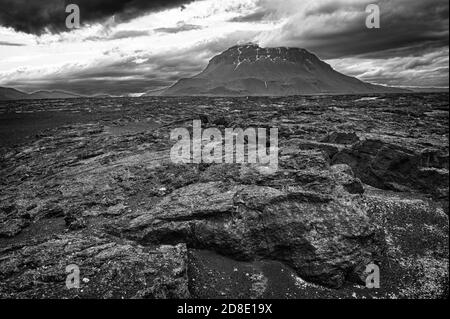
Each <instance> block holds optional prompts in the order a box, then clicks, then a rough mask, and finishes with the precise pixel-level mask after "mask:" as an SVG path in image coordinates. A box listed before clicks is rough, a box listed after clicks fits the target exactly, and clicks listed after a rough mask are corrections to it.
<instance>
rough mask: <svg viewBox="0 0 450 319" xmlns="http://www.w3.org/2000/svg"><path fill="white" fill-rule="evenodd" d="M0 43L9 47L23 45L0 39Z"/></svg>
mask: <svg viewBox="0 0 450 319" xmlns="http://www.w3.org/2000/svg"><path fill="white" fill-rule="evenodd" d="M0 45H5V46H10V47H23V46H24V45H25V44H23V43H14V42H6V41H0Z"/></svg>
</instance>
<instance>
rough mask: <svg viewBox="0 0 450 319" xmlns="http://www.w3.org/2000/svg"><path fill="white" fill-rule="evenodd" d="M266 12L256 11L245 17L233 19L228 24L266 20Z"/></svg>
mask: <svg viewBox="0 0 450 319" xmlns="http://www.w3.org/2000/svg"><path fill="white" fill-rule="evenodd" d="M267 15H268V12H266V11H265V10H260V11H256V12H253V13H250V14H247V15H243V16H239V17H235V18H233V19H231V20H229V21H230V22H260V21H263V20H265V19H266V17H267Z"/></svg>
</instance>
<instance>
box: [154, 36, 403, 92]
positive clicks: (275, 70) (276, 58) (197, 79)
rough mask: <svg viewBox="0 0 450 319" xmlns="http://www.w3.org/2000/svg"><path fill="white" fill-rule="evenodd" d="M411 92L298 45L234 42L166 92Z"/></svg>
mask: <svg viewBox="0 0 450 319" xmlns="http://www.w3.org/2000/svg"><path fill="white" fill-rule="evenodd" d="M390 92H408V91H407V90H402V89H398V88H391V87H385V86H379V85H373V84H370V83H366V82H362V81H360V80H358V79H356V78H354V77H350V76H346V75H344V74H342V73H339V72H337V71H335V70H334V69H333V68H332V67H331V66H330V65H328V64H327V63H325V62H323V61H321V60H320V59H319V58H318V57H317V56H315V55H314V54H312V53H310V52H308V51H306V50H305V49H298V48H261V47H259V46H257V45H253V44H248V45H243V46H234V47H232V48H230V49H228V50H226V51H225V52H223V53H222V54H220V55H218V56H215V57H214V58H212V59H211V61H210V62H209V64H208V66H207V67H206V69H205V70H204V71H203V72H201V73H200V74H198V75H196V76H194V77H192V78H189V79H181V80H180V81H178V82H177V83H175V84H174V85H173V86H171V87H170V88H168V89H166V90H165V91H164V92H163V93H162V95H244V96H245V95H296V94H359V93H390Z"/></svg>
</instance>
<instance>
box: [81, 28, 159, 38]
mask: <svg viewBox="0 0 450 319" xmlns="http://www.w3.org/2000/svg"><path fill="white" fill-rule="evenodd" d="M149 34H150V33H149V32H148V31H143V30H124V31H117V32H115V33H113V34H110V35H109V34H106V35H104V36H90V37H87V38H85V39H84V41H98V40H121V39H128V38H137V37H145V36H147V35H149Z"/></svg>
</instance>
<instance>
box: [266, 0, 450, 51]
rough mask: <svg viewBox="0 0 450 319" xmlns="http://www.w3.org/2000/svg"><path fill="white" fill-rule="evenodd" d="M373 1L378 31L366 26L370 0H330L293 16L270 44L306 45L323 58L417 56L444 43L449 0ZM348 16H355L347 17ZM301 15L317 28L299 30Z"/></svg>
mask: <svg viewBox="0 0 450 319" xmlns="http://www.w3.org/2000/svg"><path fill="white" fill-rule="evenodd" d="M371 2H372V3H376V4H378V5H379V6H380V10H381V28H380V29H368V28H366V26H365V19H366V17H367V14H366V13H365V7H366V4H367V3H368V2H367V3H364V2H361V3H349V2H343V1H335V2H331V1H329V2H325V3H323V4H322V5H319V6H317V7H315V8H313V9H310V10H308V11H306V12H305V14H304V15H302V16H297V17H296V18H295V19H291V21H290V22H289V23H288V24H287V25H285V26H284V28H283V30H282V33H281V36H280V37H279V38H278V40H274V41H273V42H284V43H287V44H288V45H292V46H301V47H305V48H307V49H310V50H312V51H314V52H316V53H317V54H318V55H320V57H322V58H326V59H330V58H342V57H349V56H367V57H370V58H385V57H389V56H396V55H397V54H398V56H404V55H410V54H418V51H417V50H418V49H429V48H430V47H435V48H442V47H445V46H448V36H449V33H448V26H449V20H448V11H449V2H448V0H427V1H423V0H378V1H375V0H374V1H371ZM352 14H353V15H354V16H355V18H353V19H349V18H348V16H349V15H352ZM302 19H307V21H309V23H310V24H309V25H310V26H311V25H313V26H315V27H314V28H311V27H310V28H308V29H307V30H302V29H301V25H302V21H301V20H302ZM314 23H317V25H314ZM379 53H380V54H379Z"/></svg>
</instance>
